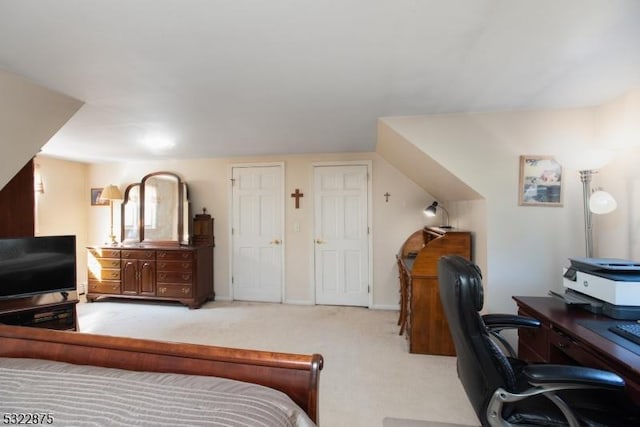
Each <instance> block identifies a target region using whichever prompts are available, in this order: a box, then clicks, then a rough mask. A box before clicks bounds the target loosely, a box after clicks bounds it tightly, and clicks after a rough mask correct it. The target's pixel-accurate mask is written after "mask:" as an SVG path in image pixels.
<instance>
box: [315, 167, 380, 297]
mask: <svg viewBox="0 0 640 427" xmlns="http://www.w3.org/2000/svg"><path fill="white" fill-rule="evenodd" d="M322 166H366V167H367V227H368V230H369V233H368V234H367V259H368V264H369V265H368V271H367V274H368V275H369V286H370V292H369V305H368V308H371V307H373V293H374V291H375V286H374V283H373V199H372V196H373V161H372V160H345V161H331V162H312V163H311V178H310V180H309V182H310V186H311V188H314V189H315V170H316V167H322ZM315 196H316V195H315V192H314V194H313V197H312V198H311V203H312V205H311V209H312V212H313V213H312V216H313V218H312V222H311V223H312V231H311V233H312V235H311V239H310V242H309V245H310V248H311V250H310V257H311V263H310V264H309V265H311V266H312V268H311V269H310V271H309V277H310V280H309V283H310V286H309V292H310V293H311V300H312V301H313V305H316V275H315V270H316V256H315V243H314V239H315V238H316V237H315V230H316V215H315V200H316V197H315Z"/></svg>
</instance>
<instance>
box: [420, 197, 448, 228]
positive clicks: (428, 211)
mask: <svg viewBox="0 0 640 427" xmlns="http://www.w3.org/2000/svg"><path fill="white" fill-rule="evenodd" d="M438 206H440V209H442V211H443V212H444V213H445V214H446V215H447V216H446V219H447V221H446V222H445V225H441V226H440V228H452V227H451V226H450V225H449V212H448V211H447V210H446V209H445V208H444V206H442V205H439V204H438V202H436V201H434V202H433V203H431V204H430V205H429V206H427V207H426V208H424V214H425V215H426V216H429V217H434V216H436V212H437V211H438Z"/></svg>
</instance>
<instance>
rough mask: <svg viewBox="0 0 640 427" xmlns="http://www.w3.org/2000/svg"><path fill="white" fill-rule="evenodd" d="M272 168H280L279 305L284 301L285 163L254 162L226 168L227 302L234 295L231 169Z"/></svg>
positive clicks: (285, 278)
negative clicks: (280, 239) (227, 207)
mask: <svg viewBox="0 0 640 427" xmlns="http://www.w3.org/2000/svg"><path fill="white" fill-rule="evenodd" d="M273 166H279V167H280V181H281V182H280V186H281V200H280V206H281V212H282V215H281V218H280V229H281V230H282V244H281V245H280V251H281V254H280V255H281V256H280V259H281V260H282V280H281V288H280V303H281V304H282V303H284V302H285V301H286V292H285V291H286V289H287V286H286V284H287V275H286V274H285V273H286V271H287V270H286V257H285V254H286V251H285V245H286V244H287V242H286V238H285V231H286V229H285V223H286V221H285V216H286V211H285V208H286V205H285V202H284V200H285V197H284V194H285V189H286V182H285V178H286V171H285V163H284V162H255V163H253V162H252V163H232V164H230V165H229V166H228V167H227V182H228V187H227V188H228V189H229V191H228V192H227V206H229V211H228V215H229V223H228V229H227V236H228V239H229V249H228V251H229V252H228V253H229V267H228V268H229V276H228V277H227V282H228V283H227V286H228V288H229V300H230V301H234V295H233V282H232V278H233V169H234V168H255V167H273Z"/></svg>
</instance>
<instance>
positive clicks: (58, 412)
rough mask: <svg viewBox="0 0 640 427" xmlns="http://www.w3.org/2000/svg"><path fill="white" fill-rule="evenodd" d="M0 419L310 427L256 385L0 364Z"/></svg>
mask: <svg viewBox="0 0 640 427" xmlns="http://www.w3.org/2000/svg"><path fill="white" fill-rule="evenodd" d="M0 413H2V414H30V413H35V414H45V413H46V414H50V417H51V418H50V419H52V420H53V425H55V426H171V427H174V426H229V427H232V426H233V427H240V426H243V427H246V426H263V427H276V426H282V427H312V426H315V424H314V423H313V422H312V421H311V420H310V419H309V417H308V416H307V415H306V414H305V413H304V411H303V410H302V409H301V408H300V407H298V406H297V405H296V404H295V403H294V402H293V401H292V400H291V399H290V398H289V397H288V396H287V395H285V394H284V393H281V392H279V391H277V390H273V389H270V388H267V387H263V386H259V385H256V384H250V383H244V382H239V381H232V380H227V379H222V378H214V377H204V376H192V375H179V374H165V373H154V372H135V371H126V370H120V369H111V368H101V367H95V366H85V365H72V364H68V363H62V362H52V361H44V360H35V359H19V358H2V357H0ZM0 422H2V420H0Z"/></svg>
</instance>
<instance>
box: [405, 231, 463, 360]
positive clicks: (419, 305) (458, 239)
mask: <svg viewBox="0 0 640 427" xmlns="http://www.w3.org/2000/svg"><path fill="white" fill-rule="evenodd" d="M443 255H460V256H463V257H465V258H467V259H471V233H470V232H468V231H454V230H452V229H444V228H436V227H425V228H423V229H422V230H418V231H416V232H415V233H413V234H411V235H410V236H409V237H408V238H407V240H406V241H405V242H404V244H403V245H402V247H401V248H400V252H399V253H398V255H397V259H398V269H399V274H400V298H401V301H400V306H401V308H400V320H399V324H401V333H405V334H406V338H407V341H408V344H409V352H410V353H421V354H437V355H446V356H454V355H455V348H454V345H453V340H452V338H451V334H450V333H449V325H448V323H447V320H446V317H445V314H444V310H443V308H442V304H441V303H440V291H439V288H438V286H439V284H438V260H439V259H440V257H441V256H443Z"/></svg>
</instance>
